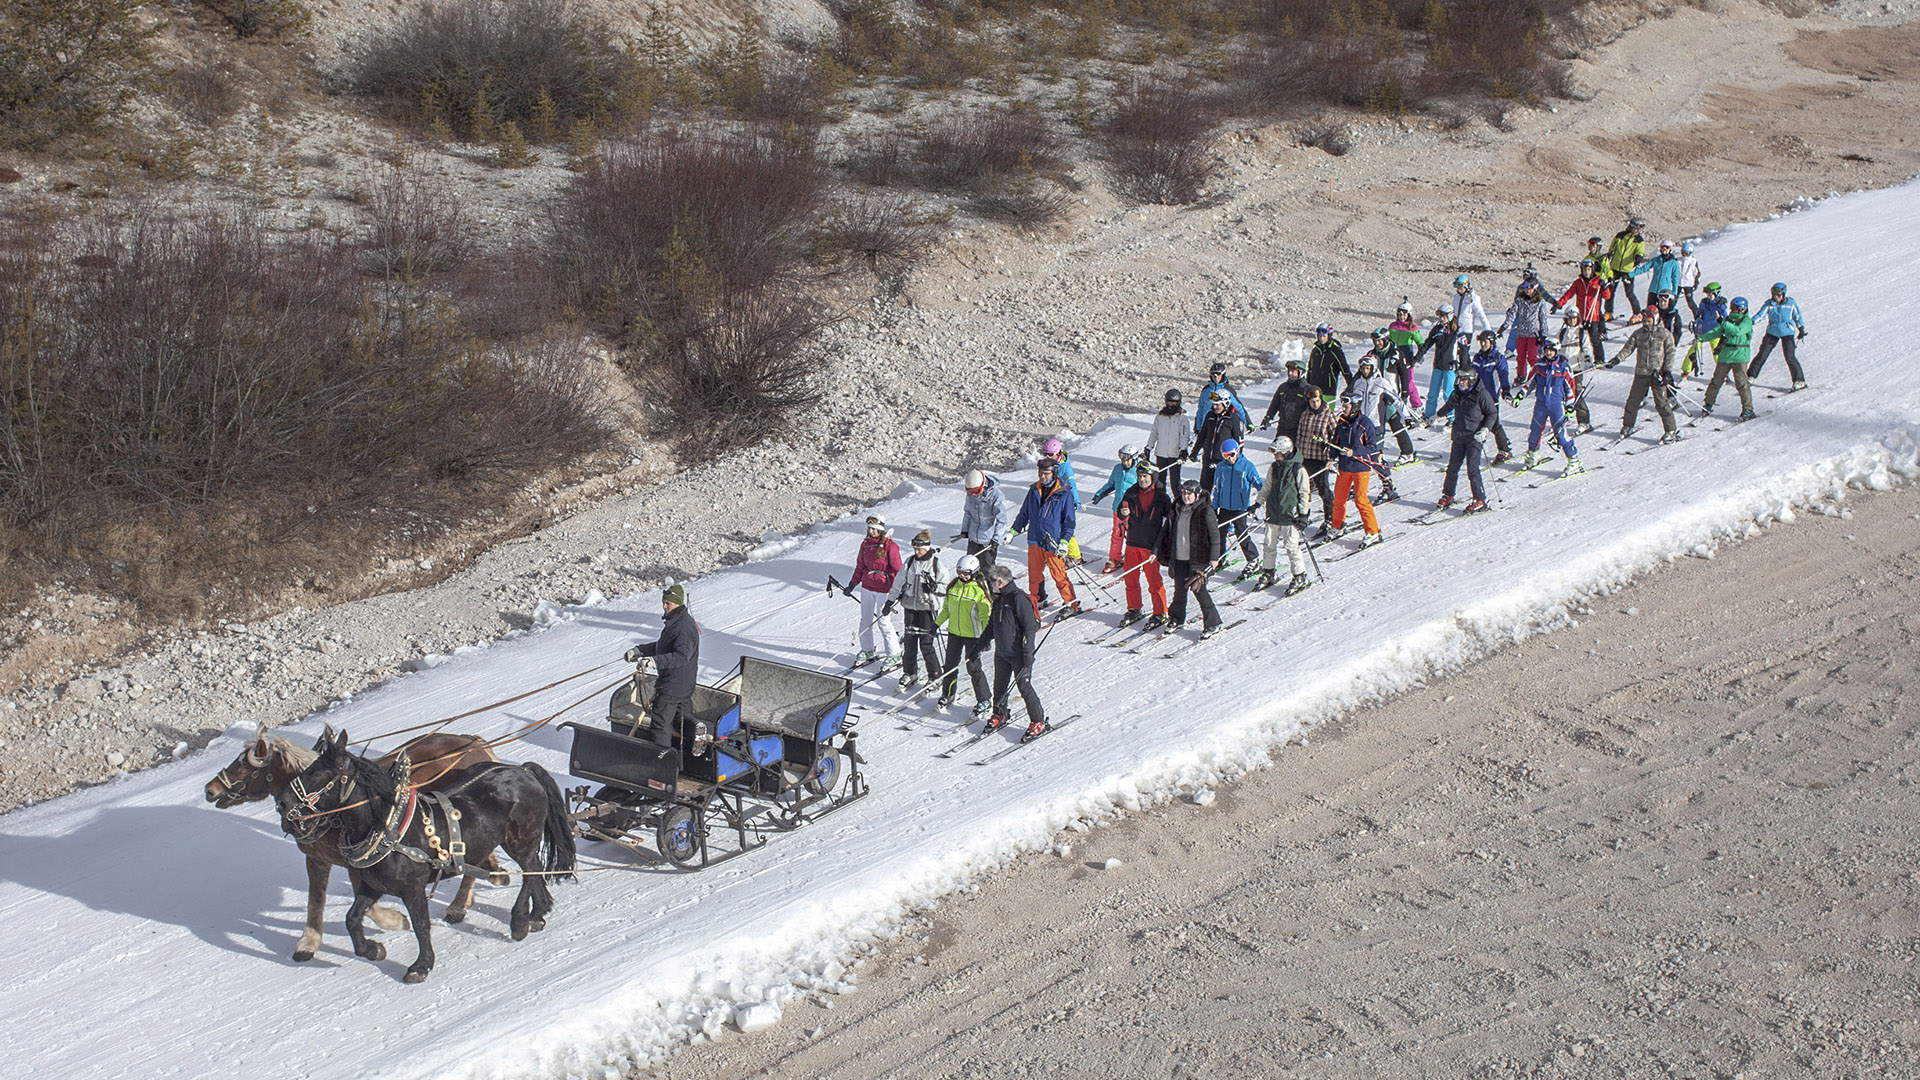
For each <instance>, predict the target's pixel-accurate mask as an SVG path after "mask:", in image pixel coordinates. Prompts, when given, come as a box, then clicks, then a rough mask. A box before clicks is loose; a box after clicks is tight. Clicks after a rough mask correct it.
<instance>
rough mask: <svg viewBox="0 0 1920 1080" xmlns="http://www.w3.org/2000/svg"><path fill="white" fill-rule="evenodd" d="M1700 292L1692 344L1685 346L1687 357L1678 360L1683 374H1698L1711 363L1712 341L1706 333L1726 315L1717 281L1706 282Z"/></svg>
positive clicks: (1724, 298) (1695, 312)
mask: <svg viewBox="0 0 1920 1080" xmlns="http://www.w3.org/2000/svg"><path fill="white" fill-rule="evenodd" d="M1701 292H1702V294H1703V295H1702V296H1701V297H1700V306H1699V307H1697V308H1696V309H1694V320H1693V344H1691V345H1689V346H1688V347H1687V358H1686V359H1685V360H1682V361H1681V362H1680V374H1681V375H1683V376H1684V375H1696V374H1699V373H1700V372H1701V371H1702V370H1704V366H1705V364H1711V363H1713V342H1712V341H1711V340H1709V339H1708V338H1707V336H1706V335H1707V333H1708V332H1709V331H1711V330H1712V329H1713V328H1714V327H1715V326H1718V325H1719V324H1720V320H1721V319H1724V318H1726V317H1727V298H1726V297H1724V296H1721V295H1720V283H1719V282H1717V281H1709V282H1707V286H1706V288H1705V289H1703V290H1701ZM1702 377H1703V378H1704V376H1702Z"/></svg>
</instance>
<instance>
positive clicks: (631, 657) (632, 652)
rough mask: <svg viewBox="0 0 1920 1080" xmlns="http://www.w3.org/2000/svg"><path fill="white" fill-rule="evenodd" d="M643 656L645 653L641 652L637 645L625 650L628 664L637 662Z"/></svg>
mask: <svg viewBox="0 0 1920 1080" xmlns="http://www.w3.org/2000/svg"><path fill="white" fill-rule="evenodd" d="M645 657H646V654H645V653H643V652H641V651H640V649H639V647H638V646H635V647H634V648H631V649H628V650H627V663H629V664H637V663H639V662H640V661H641V660H642V659H644V658H645Z"/></svg>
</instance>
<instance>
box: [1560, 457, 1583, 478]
mask: <svg viewBox="0 0 1920 1080" xmlns="http://www.w3.org/2000/svg"><path fill="white" fill-rule="evenodd" d="M1586 471H1587V467H1586V466H1585V465H1582V464H1580V459H1579V458H1577V457H1570V458H1568V459H1567V469H1566V471H1565V472H1563V473H1561V474H1560V475H1561V476H1572V475H1573V474H1574V473H1583V472H1586Z"/></svg>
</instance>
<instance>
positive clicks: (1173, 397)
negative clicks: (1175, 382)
mask: <svg viewBox="0 0 1920 1080" xmlns="http://www.w3.org/2000/svg"><path fill="white" fill-rule="evenodd" d="M1167 404H1169V405H1178V404H1180V391H1179V390H1177V389H1175V390H1168V391H1167Z"/></svg>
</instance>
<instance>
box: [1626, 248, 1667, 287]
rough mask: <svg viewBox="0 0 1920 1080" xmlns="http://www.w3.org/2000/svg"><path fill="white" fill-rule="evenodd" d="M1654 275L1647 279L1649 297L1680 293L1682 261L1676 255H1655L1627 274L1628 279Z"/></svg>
mask: <svg viewBox="0 0 1920 1080" xmlns="http://www.w3.org/2000/svg"><path fill="white" fill-rule="evenodd" d="M1641 274H1652V275H1653V276H1652V277H1649V278H1648V279H1647V295H1649V296H1651V295H1653V294H1654V293H1657V292H1670V293H1675V294H1678V293H1679V292H1680V259H1679V257H1678V256H1674V255H1655V256H1654V257H1653V258H1651V259H1648V260H1647V261H1646V262H1643V263H1641V264H1640V265H1639V266H1636V267H1634V268H1633V269H1632V270H1631V271H1629V272H1628V273H1627V276H1628V277H1639V276H1640V275H1641Z"/></svg>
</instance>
